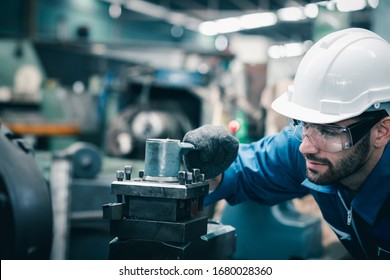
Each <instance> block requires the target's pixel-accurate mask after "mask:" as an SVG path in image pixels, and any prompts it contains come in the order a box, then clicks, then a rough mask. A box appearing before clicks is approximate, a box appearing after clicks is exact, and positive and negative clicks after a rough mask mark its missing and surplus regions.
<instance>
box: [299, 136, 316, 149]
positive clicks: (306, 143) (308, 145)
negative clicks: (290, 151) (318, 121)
mask: <svg viewBox="0 0 390 280" xmlns="http://www.w3.org/2000/svg"><path fill="white" fill-rule="evenodd" d="M299 151H300V152H301V153H302V154H316V153H318V152H319V149H318V148H316V147H315V146H314V145H313V140H312V139H311V138H310V136H309V135H305V134H303V135H302V143H301V145H300V146H299Z"/></svg>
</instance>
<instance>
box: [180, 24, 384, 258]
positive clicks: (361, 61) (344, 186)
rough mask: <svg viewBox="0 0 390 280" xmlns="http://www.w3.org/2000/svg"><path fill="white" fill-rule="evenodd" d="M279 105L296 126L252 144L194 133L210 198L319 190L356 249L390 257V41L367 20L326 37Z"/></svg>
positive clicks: (274, 198) (280, 196)
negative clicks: (366, 25)
mask: <svg viewBox="0 0 390 280" xmlns="http://www.w3.org/2000/svg"><path fill="white" fill-rule="evenodd" d="M272 108H273V109H274V110H275V111H277V112H278V113H280V114H282V115H284V116H286V117H288V119H289V122H290V126H289V127H286V128H284V129H283V130H282V131H281V132H280V133H277V134H275V135H272V136H267V137H264V138H263V139H260V140H259V141H257V142H254V143H251V144H241V145H239V147H238V144H237V142H236V141H235V140H234V139H233V137H232V136H230V135H229V134H228V133H227V132H226V133H225V134H223V133H221V130H220V129H218V130H216V129H215V127H214V126H210V125H206V126H203V127H200V128H198V129H196V130H193V131H190V132H188V133H187V134H186V135H185V137H184V139H183V141H186V142H190V143H193V144H194V145H195V146H196V147H197V151H196V152H191V153H189V154H188V155H186V156H185V164H186V166H187V168H192V167H200V168H201V170H202V172H204V173H205V174H206V177H207V178H212V179H211V181H210V189H215V190H214V191H213V192H211V193H210V194H209V196H208V197H207V198H206V204H211V203H214V202H216V201H218V200H220V199H226V200H227V201H228V202H229V203H230V204H232V205H234V204H237V203H240V202H243V201H245V200H248V199H251V200H255V201H258V202H260V203H266V204H269V205H275V204H278V203H281V202H283V201H286V200H290V199H293V198H298V197H303V196H305V195H307V194H312V195H313V197H314V199H315V200H316V202H317V203H318V205H319V207H320V209H321V211H322V214H323V217H324V219H325V220H326V221H327V223H328V224H329V225H330V227H331V228H332V229H333V230H334V232H335V233H336V234H337V236H338V238H339V239H340V241H341V242H342V244H343V245H344V246H345V247H346V249H347V250H348V251H349V253H350V254H351V255H352V257H354V258H356V259H390V145H387V144H388V142H389V139H390V117H389V115H390V45H389V44H388V43H387V42H386V41H385V40H383V39H382V38H381V37H379V36H378V35H377V34H375V33H373V32H371V31H368V30H365V29H360V28H349V29H345V30H342V31H338V32H334V33H332V34H329V35H327V36H325V37H324V38H322V39H321V40H320V41H318V42H317V43H316V44H314V45H313V46H312V48H311V49H310V50H309V51H308V52H307V53H306V55H305V56H304V58H303V59H302V61H301V63H300V65H299V67H298V70H297V73H296V76H295V79H294V83H293V86H290V87H289V89H288V91H287V92H286V93H285V94H284V95H282V96H281V97H279V98H277V99H276V100H275V101H274V102H273V104H272ZM229 141H230V142H229ZM226 143H229V144H226ZM231 158H235V159H234V161H233V162H232V163H231V161H229V160H230V159H231ZM230 163H231V164H230Z"/></svg>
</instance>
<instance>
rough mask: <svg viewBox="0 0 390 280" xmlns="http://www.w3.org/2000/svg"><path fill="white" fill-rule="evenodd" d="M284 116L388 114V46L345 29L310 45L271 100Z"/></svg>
mask: <svg viewBox="0 0 390 280" xmlns="http://www.w3.org/2000/svg"><path fill="white" fill-rule="evenodd" d="M272 108H273V109H274V110H275V111H277V112H278V113H280V114H282V115H285V116H287V117H289V118H293V119H297V120H301V121H305V122H310V123H319V124H326V123H334V122H338V121H341V120H345V119H349V118H352V117H354V116H358V115H360V114H361V113H363V112H365V111H367V110H378V109H385V110H387V113H388V114H389V115H390V44H389V43H388V42H386V41H385V40H384V39H383V38H381V37H380V36H378V35H377V34H375V33H374V32H372V31H369V30H366V29H362V28H348V29H344V30H341V31H336V32H333V33H331V34H328V35H327V36H325V37H323V38H322V39H321V40H319V41H318V42H317V43H315V44H314V45H313V46H312V47H311V48H310V49H309V51H308V52H307V53H306V55H305V56H304V57H303V59H302V61H301V63H300V65H299V67H298V70H297V72H296V76H295V79H294V84H293V85H291V86H289V88H288V90H287V92H285V93H284V94H283V95H282V96H280V97H279V98H277V99H276V100H275V101H274V102H273V103H272Z"/></svg>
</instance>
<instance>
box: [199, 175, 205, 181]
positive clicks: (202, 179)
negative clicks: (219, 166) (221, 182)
mask: <svg viewBox="0 0 390 280" xmlns="http://www.w3.org/2000/svg"><path fill="white" fill-rule="evenodd" d="M198 182H204V174H203V173H201V174H199V177H198Z"/></svg>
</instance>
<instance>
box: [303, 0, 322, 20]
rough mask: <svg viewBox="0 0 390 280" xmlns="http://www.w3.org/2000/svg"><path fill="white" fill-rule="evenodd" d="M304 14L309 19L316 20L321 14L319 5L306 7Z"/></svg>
mask: <svg viewBox="0 0 390 280" xmlns="http://www.w3.org/2000/svg"><path fill="white" fill-rule="evenodd" d="M304 12H305V15H306V16H307V17H308V18H316V17H317V16H318V13H319V10H318V5H316V4H313V3H310V4H307V5H305V8H304Z"/></svg>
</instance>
